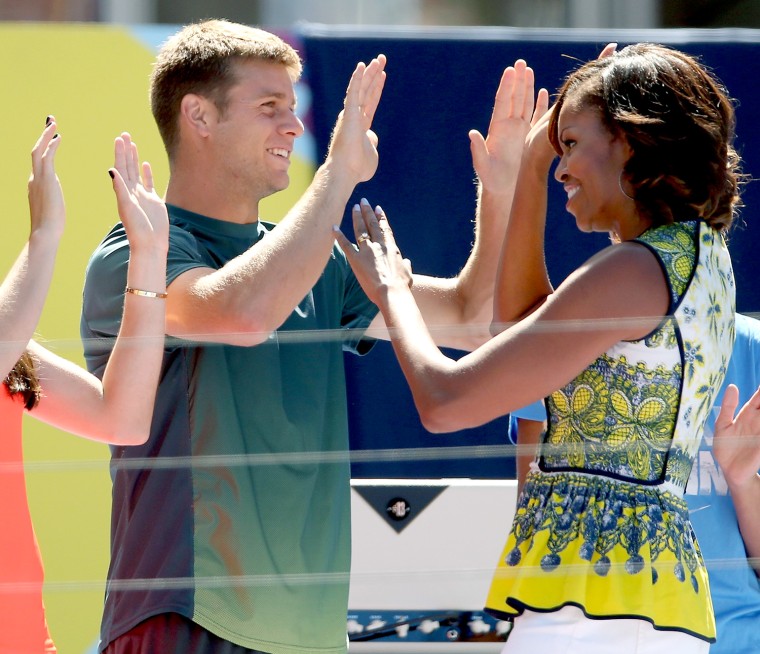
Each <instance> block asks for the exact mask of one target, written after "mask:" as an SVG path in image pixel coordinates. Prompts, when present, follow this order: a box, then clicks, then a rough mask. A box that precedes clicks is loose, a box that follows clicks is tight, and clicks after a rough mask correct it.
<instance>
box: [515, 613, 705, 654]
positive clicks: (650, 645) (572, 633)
mask: <svg viewBox="0 0 760 654" xmlns="http://www.w3.org/2000/svg"><path fill="white" fill-rule="evenodd" d="M709 649H710V643H708V642H707V641H704V640H701V639H699V638H696V637H694V636H690V635H689V634H685V633H683V632H680V631H658V630H656V629H654V628H653V627H652V625H651V624H650V623H649V622H647V621H646V620H637V619H626V618H619V619H618V618H615V619H610V620H592V619H590V618H587V617H586V616H585V615H583V611H581V610H580V609H578V608H576V607H574V606H564V607H562V608H561V609H560V610H559V611H552V612H551V613H536V612H533V611H525V612H524V613H523V614H522V615H520V616H517V617H516V618H515V621H514V626H513V627H512V631H511V632H510V634H509V637H508V638H507V644H506V645H505V646H504V649H503V650H502V654H538V653H543V652H547V653H548V652H551V654H611V653H612V654H707V652H708V651H709Z"/></svg>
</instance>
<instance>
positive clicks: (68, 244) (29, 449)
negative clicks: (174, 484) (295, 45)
mask: <svg viewBox="0 0 760 654" xmlns="http://www.w3.org/2000/svg"><path fill="white" fill-rule="evenodd" d="M173 31H174V28H172V27H170V26H160V27H159V26H156V27H155V28H154V29H153V30H152V31H151V32H150V33H151V35H152V37H153V39H154V40H155V41H156V42H160V41H163V39H164V38H166V36H168V35H170V34H171V33H172V32H173ZM158 37H160V38H158ZM154 56H155V52H154V47H153V45H152V44H151V43H149V42H148V41H146V40H143V39H142V38H140V37H139V36H138V35H137V34H135V33H132V32H131V31H130V30H129V29H127V28H121V27H117V26H106V25H95V24H55V25H52V24H35V23H0V62H2V63H0V70H1V71H2V73H1V76H0V88H2V93H3V98H2V102H0V148H2V161H3V164H2V165H3V171H2V174H1V175H0V197H2V208H1V209H0V210H1V211H2V217H3V223H4V235H3V238H2V239H0V271H1V272H2V274H5V272H6V271H7V270H8V269H9V268H10V265H11V263H12V261H13V260H14V259H15V257H16V255H17V254H18V251H19V250H20V248H21V246H22V244H23V243H24V241H25V239H26V237H27V234H28V231H29V214H28V205H27V199H26V180H27V178H28V175H29V170H30V157H29V153H30V151H31V148H32V146H33V144H34V142H35V141H36V139H37V137H38V135H39V133H40V131H41V130H42V127H43V126H44V122H45V117H46V116H47V115H48V114H54V115H55V116H56V119H57V120H58V123H59V130H60V134H61V138H62V143H61V146H60V148H59V151H58V155H57V167H58V173H59V177H60V179H61V183H62V184H63V189H64V194H65V197H66V206H67V227H66V233H65V236H64V238H63V241H62V244H61V248H60V253H59V256H58V261H57V267H56V274H55V277H54V280H53V284H52V288H51V292H50V296H49V298H48V301H47V304H46V306H45V311H44V313H43V316H42V320H41V322H40V325H39V328H38V334H39V336H40V338H41V340H43V341H44V342H46V344H47V345H48V347H50V348H51V349H54V350H55V351H57V352H58V353H59V354H61V355H62V356H65V357H67V358H69V359H71V360H74V361H76V362H78V363H80V364H82V363H83V360H82V348H81V343H80V340H79V311H80V304H81V289H82V281H83V278H84V269H85V266H86V263H87V260H88V257H89V255H90V253H91V252H92V250H93V249H94V248H95V246H96V245H97V243H98V242H99V241H100V239H101V238H102V237H103V236H104V235H105V233H106V232H107V230H108V229H109V228H110V226H111V225H113V224H114V223H115V222H116V221H117V219H118V218H117V215H116V211H115V203H114V200H113V193H112V190H111V180H110V178H109V177H108V175H107V172H106V171H107V169H108V168H109V166H111V165H112V162H113V139H114V137H115V136H116V135H118V134H119V133H120V132H122V131H125V130H126V131H129V132H130V133H131V134H132V136H133V138H134V139H135V141H136V142H137V143H138V146H139V148H140V155H141V157H142V158H143V159H147V160H149V161H150V162H151V163H152V165H153V168H154V173H155V178H156V185H157V187H158V188H159V190H160V191H161V190H162V189H163V188H165V185H166V180H167V175H168V166H167V163H166V159H165V155H164V150H163V145H162V144H161V141H160V138H159V136H158V131H157V129H156V127H155V124H154V122H153V118H152V116H151V114H150V107H149V102H148V77H149V75H150V71H151V65H152V62H153V59H154ZM312 168H313V166H312V164H311V162H310V161H308V160H304V159H303V158H301V159H296V160H294V163H293V166H292V168H291V171H292V172H291V175H292V183H291V187H290V189H289V190H288V191H286V192H284V193H280V194H278V195H277V196H276V197H275V198H271V199H268V200H267V201H265V203H264V204H263V206H262V216H263V217H266V218H269V219H274V220H277V219H279V218H280V217H282V215H284V213H285V212H286V211H287V209H288V208H289V207H290V206H291V205H292V203H293V202H294V201H295V199H296V198H297V197H298V196H299V195H300V193H301V192H302V190H303V188H304V187H305V185H306V183H307V181H308V179H309V178H310V176H311V172H312ZM24 445H25V457H26V462H27V466H28V467H27V486H28V490H29V501H30V505H31V508H32V515H33V519H34V523H35V529H36V531H37V536H38V539H39V543H40V548H41V551H42V556H43V559H44V564H45V570H46V580H47V581H46V590H45V602H46V606H47V612H48V623H49V625H50V629H51V632H52V635H53V638H54V640H55V641H56V644H57V645H58V648H59V651H60V652H61V653H62V654H72V653H73V654H79V653H82V652H89V651H93V649H92V648H94V646H95V644H96V642H97V635H98V628H99V623H100V613H101V606H102V598H103V587H104V586H103V580H104V578H105V575H106V571H107V566H108V534H109V515H110V480H109V477H108V463H107V462H108V449H107V447H106V446H104V445H101V444H97V443H92V442H88V441H84V440H82V439H79V438H76V437H73V436H69V435H67V434H62V433H61V432H58V431H56V430H54V429H51V428H49V427H47V426H45V425H42V424H41V423H39V422H38V421H36V420H34V419H33V418H28V417H27V418H26V420H25V435H24Z"/></svg>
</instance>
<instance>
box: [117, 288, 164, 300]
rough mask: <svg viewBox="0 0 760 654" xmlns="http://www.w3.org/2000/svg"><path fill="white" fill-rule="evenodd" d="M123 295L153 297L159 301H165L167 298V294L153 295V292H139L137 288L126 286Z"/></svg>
mask: <svg viewBox="0 0 760 654" xmlns="http://www.w3.org/2000/svg"><path fill="white" fill-rule="evenodd" d="M124 292H125V293H131V294H132V295H139V296H141V297H155V298H158V299H159V300H165V299H166V298H167V297H168V295H169V294H168V293H154V292H153V291H141V290H140V289H139V288H132V287H131V286H127V288H125V289H124Z"/></svg>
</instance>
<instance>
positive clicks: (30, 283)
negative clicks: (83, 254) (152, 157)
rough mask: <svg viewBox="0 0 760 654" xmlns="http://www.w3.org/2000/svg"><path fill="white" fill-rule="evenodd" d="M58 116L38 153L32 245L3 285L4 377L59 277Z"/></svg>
mask: <svg viewBox="0 0 760 654" xmlns="http://www.w3.org/2000/svg"><path fill="white" fill-rule="evenodd" d="M56 129H57V125H56V123H55V120H54V119H53V117H52V116H49V117H48V119H47V126H46V127H45V130H44V131H43V132H42V135H41V136H40V138H39V139H38V141H37V143H36V144H35V146H34V149H33V150H32V173H31V176H30V177H29V186H28V192H29V213H30V217H31V228H30V233H29V240H28V241H27V243H26V244H25V245H24V247H23V249H22V250H21V253H20V254H19V256H18V258H17V259H16V262H15V263H14V264H13V267H12V268H11V270H10V272H9V273H8V275H7V276H6V277H5V279H4V280H3V283H2V284H1V285H0V374H2V378H3V379H4V378H5V376H6V375H7V374H8V373H9V372H10V371H11V370H12V369H13V366H14V365H16V362H17V361H18V359H19V357H20V356H21V355H22V354H23V352H24V350H25V349H26V345H27V342H28V341H29V339H30V338H31V337H32V335H33V334H34V330H35V329H36V327H37V323H38V322H39V319H40V315H41V314H42V307H43V306H44V304H45V298H46V297H47V293H48V289H49V288H50V280H51V279H52V277H53V268H54V267H55V257H56V254H57V252H58V244H59V242H60V240H61V235H62V234H63V227H64V224H65V221H66V211H65V208H64V203H63V193H62V192H61V185H60V183H59V182H58V177H57V175H56V173H55V153H56V151H57V150H58V146H59V145H60V142H61V139H60V138H59V136H58V134H57V133H56Z"/></svg>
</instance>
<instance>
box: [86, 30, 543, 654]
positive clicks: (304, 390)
mask: <svg viewBox="0 0 760 654" xmlns="http://www.w3.org/2000/svg"><path fill="white" fill-rule="evenodd" d="M384 66H385V57H384V56H383V55H378V57H376V58H375V59H373V60H372V61H371V62H370V63H369V64H368V65H366V66H365V65H364V64H359V65H357V67H356V69H355V71H354V73H353V75H352V77H351V80H350V82H349V85H348V90H347V93H346V100H345V103H344V110H343V112H342V113H341V116H340V117H339V119H338V121H337V123H336V127H335V130H334V133H333V137H332V142H331V145H330V149H329V152H328V155H327V157H326V159H325V161H324V163H323V164H322V165H321V166H320V167H319V169H318V170H317V172H316V174H315V177H314V181H313V182H312V184H311V186H310V187H309V188H308V189H307V191H306V192H305V194H304V196H303V197H302V198H301V200H300V201H299V202H298V203H296V205H295V206H294V207H293V209H292V210H291V211H290V212H289V213H288V215H287V216H286V217H285V218H284V219H283V220H282V221H281V222H280V223H279V224H278V225H277V226H276V228H275V227H274V226H273V225H271V224H268V223H265V222H263V221H262V220H260V217H259V202H260V200H261V199H262V198H264V197H266V196H268V195H271V194H272V193H275V192H277V191H279V190H282V189H284V188H285V187H286V186H287V185H288V182H289V178H288V167H289V163H290V154H291V152H292V151H293V143H294V141H295V139H296V138H297V137H299V136H300V135H301V134H302V133H303V125H302V123H301V121H300V120H299V119H298V117H297V116H296V114H295V110H294V109H295V100H296V99H295V91H294V83H295V81H296V80H297V79H298V77H299V75H300V73H301V62H300V60H299V58H298V55H297V53H296V52H295V51H294V50H293V49H292V48H291V47H290V46H288V45H287V44H286V43H284V42H283V41H282V40H281V39H279V38H278V37H276V36H274V35H272V34H269V33H268V32H264V31H262V30H258V29H255V28H252V27H248V26H243V25H238V24H234V23H229V22H226V21H204V22H202V23H198V24H194V25H189V26H187V27H185V28H183V29H182V30H180V31H179V32H178V34H176V35H175V36H174V37H172V39H170V40H169V41H168V42H167V43H166V44H165V45H164V46H163V48H162V49H161V52H160V53H159V56H158V60H157V64H156V67H155V69H154V72H153V75H152V80H151V102H152V109H153V113H154V116H155V118H156V122H157V124H158V127H159V131H160V132H161V135H162V138H163V140H164V143H165V145H166V149H167V153H168V156H169V162H170V171H171V177H170V180H169V184H168V188H167V192H166V202H167V206H168V209H169V215H170V222H171V232H170V245H169V255H168V265H167V288H168V299H167V334H168V335H170V337H171V338H170V339H169V340H168V341H167V344H166V352H165V358H164V366H163V372H162V378H161V382H160V385H159V390H158V396H157V401H156V410H155V414H154V419H153V426H152V432H151V437H150V439H149V440H148V442H147V443H146V444H145V445H144V446H140V447H133V448H114V449H113V452H112V478H113V511H112V539H111V541H112V543H111V565H110V568H109V575H108V584H107V593H106V600H105V609H104V616H103V622H102V628H101V643H100V650H101V651H105V652H107V653H108V654H123V653H126V652H130V654H135V653H142V652H144V653H146V654H147V653H148V652H158V651H160V652H162V654H171V653H172V652H177V653H179V652H182V653H183V654H188V653H191V654H192V653H194V652H198V653H200V652H203V653H204V654H205V653H208V652H215V653H223V654H233V653H234V654H242V653H244V652H254V651H255V652H268V653H271V654H295V653H299V652H303V653H306V652H309V653H310V654H313V653H314V652H321V653H323V654H342V653H343V652H345V651H346V609H347V597H348V574H349V564H350V504H349V461H348V453H347V450H348V434H347V415H346V413H347V412H346V397H345V379H344V370H343V360H342V356H343V351H344V350H349V351H353V352H356V353H362V352H365V351H366V350H367V349H368V348H369V347H370V342H369V341H367V340H364V335H365V331H366V330H368V329H369V328H370V327H371V328H373V329H381V328H382V322H381V320H380V318H378V316H377V309H376V308H375V307H374V306H373V305H372V304H371V303H370V302H369V300H368V299H367V297H366V296H365V294H364V293H363V291H362V290H361V288H360V287H359V284H358V283H357V281H356V279H355V277H354V275H353V273H352V272H351V270H350V267H349V266H348V264H347V262H346V259H345V256H344V254H343V252H342V251H341V250H340V249H339V248H338V247H337V246H335V244H334V236H333V231H332V226H333V225H334V224H337V223H339V222H340V219H341V216H342V214H343V211H344V208H345V205H346V202H347V201H348V199H349V197H350V194H351V193H352V192H353V190H354V187H355V186H356V184H358V183H359V182H362V181H365V180H368V179H369V178H371V177H372V175H373V174H374V172H375V169H376V167H377V163H378V156H377V150H376V145H377V138H376V136H375V135H374V133H373V132H372V131H371V130H370V127H371V124H372V119H373V117H374V113H375V110H376V108H377V106H378V103H379V100H380V96H381V93H382V89H383V85H384V80H385V72H384ZM532 85H533V80H532V72H530V71H529V69H528V70H527V71H526V68H525V65H524V62H522V63H521V64H519V65H518V64H516V65H515V68H513V69H511V72H510V73H508V74H507V73H506V72H505V77H504V78H503V79H502V86H503V87H504V91H503V92H502V90H501V88H500V94H501V100H500V96H498V95H497V103H496V107H497V111H496V113H495V118H499V117H500V116H499V115H497V114H498V113H499V111H501V112H502V113H504V112H507V113H509V112H517V113H516V115H513V114H512V113H510V114H509V115H507V116H505V117H506V119H507V120H505V121H499V120H497V121H493V122H492V125H491V128H490V131H489V135H488V140H484V139H483V137H481V136H480V135H479V134H477V135H474V136H473V147H474V155H473V156H474V160H475V163H476V170H477V172H478V174H479V177H480V181H481V188H480V197H479V215H478V221H477V224H476V236H475V245H474V246H473V253H472V255H471V256H470V259H469V261H468V263H467V264H466V266H465V268H464V270H463V271H462V273H461V274H460V275H459V276H458V277H457V278H455V279H450V280H439V279H433V278H429V277H423V276H415V278H414V288H415V295H416V297H417V298H418V300H419V302H420V305H421V306H423V307H424V311H425V316H426V319H428V320H429V321H430V322H431V323H435V324H437V325H452V326H454V327H457V326H462V325H465V324H474V325H476V326H477V327H478V328H477V329H475V330H474V331H471V332H469V333H463V331H462V330H457V329H454V330H452V331H450V332H448V333H447V334H445V335H444V339H445V340H444V341H442V343H441V344H442V345H448V346H453V347H459V348H470V347H471V346H473V345H475V344H477V343H478V342H481V341H483V340H486V339H487V338H488V325H489V323H490V315H491V298H492V289H493V280H494V278H495V271H496V265H497V258H498V253H499V251H500V247H501V240H502V237H503V233H504V224H503V219H504V218H505V213H506V212H505V211H503V210H502V209H503V208H504V207H505V206H506V207H508V206H509V202H510V201H511V194H512V192H513V190H514V175H513V172H514V170H516V167H517V165H518V163H519V161H518V159H519V153H520V151H521V146H522V141H523V139H524V136H525V134H526V133H527V130H528V128H529V121H530V119H531V115H530V112H532V109H533V100H532V93H533V86H532ZM517 90H519V91H521V92H524V93H525V94H530V96H531V97H530V98H529V101H528V102H525V103H524V106H519V107H518V106H516V103H512V102H509V99H510V97H511V96H510V94H511V93H514V92H516V91H517ZM507 96H510V97H507ZM526 112H527V115H526ZM123 138H124V140H125V152H126V157H125V161H124V162H121V167H122V168H124V169H125V170H130V169H133V170H136V169H137V161H136V157H137V153H136V150H135V148H134V147H133V144H132V143H131V141H130V138H129V136H128V135H126V134H125V135H123ZM468 238H469V236H468ZM360 240H361V239H360ZM128 257H129V251H128V244H127V242H126V238H125V236H124V233H123V229H122V227H121V226H120V225H117V226H116V227H115V228H114V229H113V230H112V231H111V232H110V233H109V234H108V235H107V236H106V238H105V239H104V240H103V242H102V243H101V244H100V246H98V248H97V249H96V251H95V253H94V254H93V256H92V258H91V260H90V263H89V265H88V270H87V277H86V283H85V290H84V307H83V314H82V327H81V332H82V336H83V338H84V341H85V355H86V359H87V363H88V366H89V367H90V369H91V370H93V371H94V372H102V370H103V367H104V365H105V363H106V361H107V359H108V356H109V354H110V346H111V340H110V339H111V337H112V336H113V335H114V334H116V330H117V328H118V324H119V320H120V318H121V307H122V302H123V292H124V285H125V271H126V265H127V260H128ZM314 334H319V337H318V338H317V337H314ZM372 334H373V335H381V334H382V332H381V331H374V332H372Z"/></svg>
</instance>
